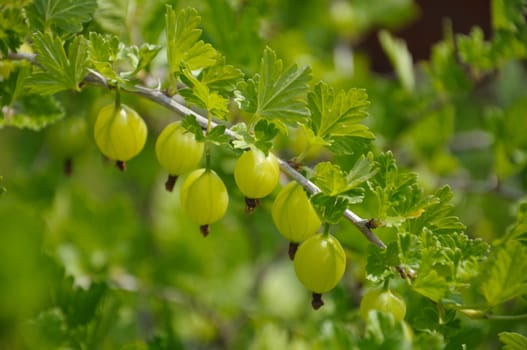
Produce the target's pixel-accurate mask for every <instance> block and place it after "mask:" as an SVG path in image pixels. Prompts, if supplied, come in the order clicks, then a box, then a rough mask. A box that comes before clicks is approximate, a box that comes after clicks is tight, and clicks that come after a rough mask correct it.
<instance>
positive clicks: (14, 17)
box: [0, 1, 29, 56]
mask: <svg viewBox="0 0 527 350" xmlns="http://www.w3.org/2000/svg"><path fill="white" fill-rule="evenodd" d="M4 6H5V5H0V53H2V54H3V55H4V56H7V54H8V52H9V51H12V52H16V51H18V48H19V47H20V45H21V44H22V42H23V40H24V37H25V35H26V34H28V32H29V28H27V25H26V23H25V21H22V20H20V19H21V18H23V13H24V12H23V11H24V10H23V7H24V6H25V2H24V1H18V2H17V4H16V5H14V6H13V7H10V6H9V5H8V6H7V7H4ZM19 6H20V7H19Z"/></svg>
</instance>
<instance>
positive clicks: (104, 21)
mask: <svg viewBox="0 0 527 350" xmlns="http://www.w3.org/2000/svg"><path fill="white" fill-rule="evenodd" d="M129 3H130V1H129V0H98V1H97V10H96V11H95V14H94V18H95V20H96V21H97V23H98V24H99V25H100V26H101V28H103V29H104V30H105V31H107V32H110V33H112V34H115V35H121V34H124V32H125V31H126V30H127V29H128V25H127V20H128V15H129V7H128V5H129Z"/></svg>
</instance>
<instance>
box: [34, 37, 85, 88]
mask: <svg viewBox="0 0 527 350" xmlns="http://www.w3.org/2000/svg"><path fill="white" fill-rule="evenodd" d="M33 39H34V49H35V53H36V60H37V63H38V64H39V66H36V67H35V69H34V73H33V74H32V75H31V76H30V77H29V78H28V80H27V84H28V86H29V88H30V90H31V91H32V92H34V93H38V94H43V95H52V94H55V93H57V92H59V91H62V90H70V89H71V90H74V91H80V87H79V85H80V83H81V82H82V81H83V79H84V77H85V76H86V73H87V53H88V50H87V49H88V46H87V43H86V40H85V39H84V38H83V37H82V36H77V37H75V39H73V41H72V42H71V43H70V44H69V47H68V54H67V55H66V51H65V50H64V45H65V44H64V42H63V41H62V40H61V39H60V38H58V37H54V36H52V35H51V34H49V33H46V34H43V33H36V34H35V35H34V36H33Z"/></svg>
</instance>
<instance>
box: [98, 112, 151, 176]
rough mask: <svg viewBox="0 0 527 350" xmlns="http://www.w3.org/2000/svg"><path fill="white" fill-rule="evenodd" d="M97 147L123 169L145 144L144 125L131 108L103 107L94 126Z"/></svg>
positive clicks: (145, 129)
mask: <svg viewBox="0 0 527 350" xmlns="http://www.w3.org/2000/svg"><path fill="white" fill-rule="evenodd" d="M93 132H94V136H95V142H96V143H97V146H98V147H99V149H100V150H101V152H102V153H103V154H104V155H105V156H106V157H108V158H109V159H112V160H115V161H116V164H117V166H118V167H119V169H121V170H124V169H125V162H126V161H128V160H130V159H131V158H133V157H135V156H136V155H137V154H139V152H141V150H142V149H143V147H144V145H145V142H146V135H147V128H146V124H145V122H144V120H143V118H141V117H140V116H139V114H137V112H136V111H134V110H133V109H132V108H130V107H128V106H126V105H124V104H121V105H120V108H119V109H118V110H116V109H115V106H114V105H113V104H112V105H108V106H105V107H103V108H102V109H101V110H100V111H99V114H98V115H97V119H96V121H95V126H94V130H93Z"/></svg>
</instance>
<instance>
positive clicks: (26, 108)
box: [0, 94, 64, 131]
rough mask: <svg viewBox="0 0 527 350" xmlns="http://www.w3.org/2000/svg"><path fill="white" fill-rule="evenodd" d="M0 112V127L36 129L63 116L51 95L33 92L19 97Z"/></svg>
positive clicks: (59, 106) (60, 107)
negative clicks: (34, 93)
mask: <svg viewBox="0 0 527 350" xmlns="http://www.w3.org/2000/svg"><path fill="white" fill-rule="evenodd" d="M0 113H1V114H2V116H3V118H0V129H2V128H4V127H6V126H13V127H16V128H19V129H30V130H35V131H37V130H40V129H42V128H44V127H46V126H48V125H50V124H54V123H55V122H56V121H57V120H60V119H61V118H63V117H64V110H63V108H62V106H61V105H59V104H58V103H57V101H56V100H55V99H54V98H53V97H52V96H42V95H33V94H29V95H23V96H21V97H19V98H18V99H17V100H16V101H15V102H14V103H13V104H12V106H10V107H9V108H6V109H5V110H2V111H1V112H0Z"/></svg>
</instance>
